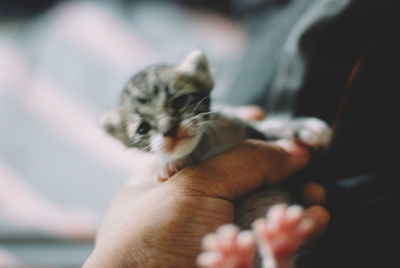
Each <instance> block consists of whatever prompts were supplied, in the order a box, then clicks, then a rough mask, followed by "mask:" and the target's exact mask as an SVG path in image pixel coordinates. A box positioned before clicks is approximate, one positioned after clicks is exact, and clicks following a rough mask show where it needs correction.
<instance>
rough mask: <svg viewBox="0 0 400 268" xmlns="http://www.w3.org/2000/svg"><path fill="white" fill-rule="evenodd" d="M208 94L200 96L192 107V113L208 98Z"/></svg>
mask: <svg viewBox="0 0 400 268" xmlns="http://www.w3.org/2000/svg"><path fill="white" fill-rule="evenodd" d="M209 98H210V96H205V97H204V98H202V99H201V100H200V101H199V102H198V103H197V104H196V106H195V107H194V108H193V109H192V113H195V112H196V110H197V109H198V108H199V107H200V105H201V104H202V103H203V102H204V101H205V100H207V99H209Z"/></svg>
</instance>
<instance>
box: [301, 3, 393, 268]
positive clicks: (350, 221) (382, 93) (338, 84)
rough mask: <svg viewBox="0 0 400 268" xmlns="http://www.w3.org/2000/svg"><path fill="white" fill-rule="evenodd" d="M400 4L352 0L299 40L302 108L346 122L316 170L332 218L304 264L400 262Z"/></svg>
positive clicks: (387, 264)
mask: <svg viewBox="0 0 400 268" xmlns="http://www.w3.org/2000/svg"><path fill="white" fill-rule="evenodd" d="M328 2H329V1H328ZM397 2H398V1H388V0H387V1H385V0H383V1H372V0H370V1H368V0H367V1H365V0H354V1H351V2H350V3H349V5H348V6H347V7H346V8H345V9H344V10H343V11H341V12H340V13H338V14H336V15H335V16H333V17H329V18H327V19H326V20H323V19H322V20H320V21H318V22H317V23H315V24H312V25H310V27H309V28H308V29H307V30H306V31H305V32H304V33H303V34H302V36H301V37H300V39H299V43H298V45H299V53H301V57H302V60H303V63H304V77H303V80H302V82H301V84H300V85H299V91H298V93H297V96H296V100H295V103H294V107H295V108H294V114H295V115H297V116H316V117H319V118H322V119H324V120H326V121H328V122H329V123H331V124H332V123H334V122H336V123H338V124H337V127H336V129H335V136H334V140H333V143H332V146H331V148H330V149H329V151H328V152H327V153H326V154H325V155H324V157H323V159H322V160H321V161H320V162H319V163H318V167H317V168H316V171H314V177H315V179H317V180H319V181H320V182H322V183H323V184H324V185H325V186H326V187H327V189H328V203H327V208H328V210H329V211H330V212H331V214H332V218H331V222H330V224H329V225H328V229H327V232H326V234H325V235H324V237H323V239H322V241H321V244H320V245H319V248H318V249H317V250H316V252H317V253H315V254H314V255H313V258H310V259H308V261H307V262H305V263H304V264H303V266H301V267H308V268H309V267H349V268H350V267H352V268H354V267H396V266H398V264H397V262H398V260H397V257H396V254H397V253H396V252H395V251H396V250H395V249H394V247H393V246H392V245H395V244H396V242H397V241H398V239H399V238H400V236H399V231H398V228H399V227H398V226H400V221H399V220H398V219H397V218H398V217H397V215H396V214H397V213H398V211H400V202H399V201H400V190H399V189H400V188H399V187H398V185H399V183H398V180H399V179H400V173H399V168H398V165H399V164H398V163H399V160H400V157H399V152H400V139H399V137H400V102H399V98H398V97H397V96H398V95H399V94H398V91H400V86H399V77H400V68H399V67H398V66H399V63H400V53H399V50H400V43H399V40H398V39H399V38H398V35H399V33H400V31H399V27H400V21H399V18H400V14H399V12H400V9H399V8H398V6H399V4H398V3H397ZM357 64H358V65H359V66H358V67H356V66H357ZM352 73H353V76H351V74H352ZM350 77H352V78H350ZM397 248H398V247H397Z"/></svg>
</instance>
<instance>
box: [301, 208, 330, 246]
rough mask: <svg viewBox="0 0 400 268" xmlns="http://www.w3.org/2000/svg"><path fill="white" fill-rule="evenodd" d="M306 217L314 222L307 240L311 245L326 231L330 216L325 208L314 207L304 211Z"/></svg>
mask: <svg viewBox="0 0 400 268" xmlns="http://www.w3.org/2000/svg"><path fill="white" fill-rule="evenodd" d="M304 216H305V217H307V218H309V219H310V220H312V222H313V225H312V228H311V230H310V232H309V239H308V240H307V244H311V243H314V242H315V241H316V240H317V238H318V237H319V236H320V235H321V234H322V233H323V232H324V231H325V228H326V226H327V225H328V222H329V219H330V215H329V212H328V211H327V210H326V209H325V208H323V207H321V206H312V207H309V208H308V209H306V210H305V211H304Z"/></svg>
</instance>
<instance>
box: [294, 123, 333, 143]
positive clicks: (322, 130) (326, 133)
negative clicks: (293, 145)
mask: <svg viewBox="0 0 400 268" xmlns="http://www.w3.org/2000/svg"><path fill="white" fill-rule="evenodd" d="M296 137H297V138H298V139H299V141H300V142H301V143H304V144H305V145H307V146H309V147H312V148H326V147H328V146H329V144H330V142H331V139H332V131H331V129H330V127H329V126H328V124H326V123H325V122H324V121H322V120H320V119H318V118H306V119H301V121H300V126H299V128H298V130H297V131H296Z"/></svg>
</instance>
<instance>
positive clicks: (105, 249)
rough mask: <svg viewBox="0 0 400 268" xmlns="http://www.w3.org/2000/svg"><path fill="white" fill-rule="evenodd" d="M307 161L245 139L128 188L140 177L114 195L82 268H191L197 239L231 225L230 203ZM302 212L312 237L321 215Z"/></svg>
mask: <svg viewBox="0 0 400 268" xmlns="http://www.w3.org/2000/svg"><path fill="white" fill-rule="evenodd" d="M309 158H310V156H309V153H308V150H307V149H306V148H305V147H303V146H301V145H299V144H297V143H296V142H295V141H278V142H263V141H256V140H247V141H245V142H243V143H241V144H240V145H238V146H236V147H235V148H233V149H231V150H229V151H227V152H225V153H223V154H220V155H217V156H215V157H213V158H211V159H209V160H207V161H205V162H203V163H201V164H198V165H193V166H190V167H187V168H184V169H183V170H181V171H180V172H178V173H177V174H176V175H174V176H173V177H172V178H170V179H169V180H168V181H166V182H164V183H162V184H159V185H157V186H155V187H146V186H143V184H140V183H139V184H138V183H133V181H135V180H143V179H144V178H151V177H152V175H151V169H150V170H148V171H143V172H141V173H138V174H137V175H136V176H135V177H134V178H132V180H130V181H128V183H127V184H126V185H124V186H123V187H122V189H121V190H120V192H119V193H118V194H117V196H116V198H115V200H114V202H113V203H112V205H111V207H110V210H109V213H108V215H107V216H106V218H105V219H104V222H103V224H102V226H101V229H100V231H99V233H98V236H97V241H96V246H95V249H94V250H93V252H92V254H91V255H90V257H89V258H88V259H87V261H86V263H85V264H84V265H83V267H84V268H90V267H110V268H112V267H131V268H132V267H149V268H151V267H165V268H168V267H171V268H172V267H174V268H180V267H185V268H187V267H195V258H196V256H197V255H198V254H199V253H200V244H201V243H200V241H201V239H202V237H203V236H204V235H205V234H208V233H210V232H213V231H214V230H215V229H216V228H217V227H219V226H221V225H223V224H226V223H231V222H232V221H233V217H234V209H233V205H232V201H233V200H235V199H237V198H239V197H240V196H242V195H244V194H246V193H248V192H250V191H252V190H254V189H256V188H257V187H259V186H260V185H262V184H264V183H267V184H273V183H277V182H279V181H282V180H284V179H286V178H287V177H288V176H290V175H291V174H293V173H295V172H296V171H298V170H300V169H301V168H302V167H304V166H305V165H306V164H307V163H308V161H309ZM306 213H307V215H308V216H309V217H310V218H312V219H313V220H314V234H318V233H320V232H322V230H323V229H324V227H325V225H326V223H327V221H328V219H329V216H328V214H327V212H326V211H325V210H324V209H323V208H322V207H319V206H314V207H311V208H309V209H308V210H307V212H306Z"/></svg>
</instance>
